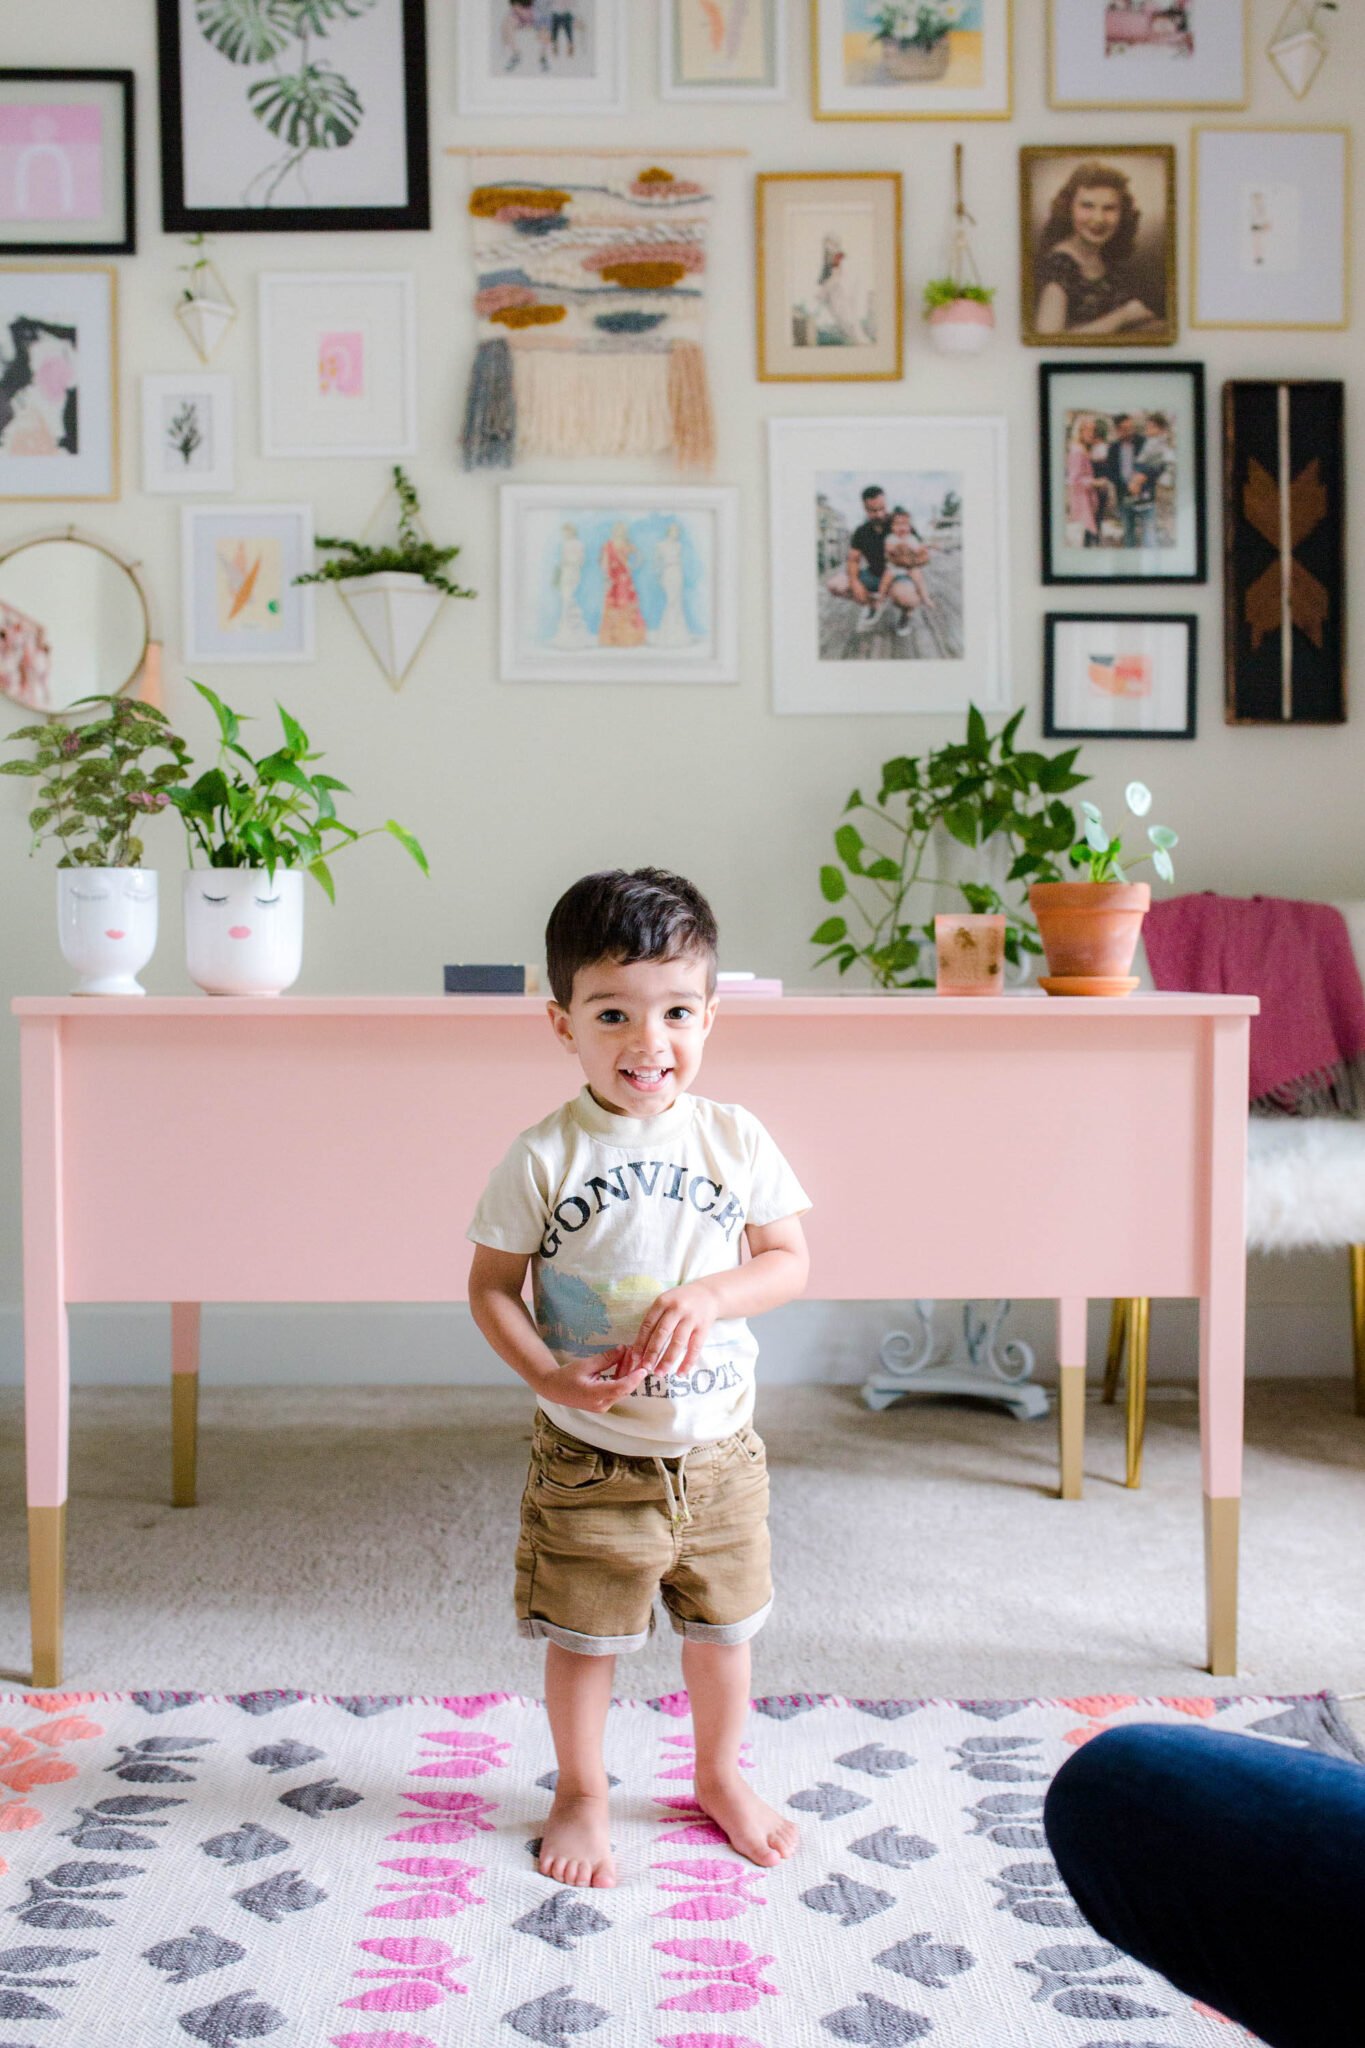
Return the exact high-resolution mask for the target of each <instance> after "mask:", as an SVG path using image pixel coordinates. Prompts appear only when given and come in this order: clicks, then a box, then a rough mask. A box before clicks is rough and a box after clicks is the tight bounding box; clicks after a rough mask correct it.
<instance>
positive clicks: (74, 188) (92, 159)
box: [0, 71, 137, 256]
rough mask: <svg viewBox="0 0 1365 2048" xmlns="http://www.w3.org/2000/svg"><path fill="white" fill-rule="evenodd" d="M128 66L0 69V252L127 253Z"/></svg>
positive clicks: (130, 239) (132, 203)
mask: <svg viewBox="0 0 1365 2048" xmlns="http://www.w3.org/2000/svg"><path fill="white" fill-rule="evenodd" d="M133 106H134V81H133V74H132V72H131V71H0V256H62V255H77V254H79V255H84V256H131V255H132V254H133V252H134V250H135V249H136V247H137V181H136V168H135V166H136V151H135V136H134V120H133Z"/></svg>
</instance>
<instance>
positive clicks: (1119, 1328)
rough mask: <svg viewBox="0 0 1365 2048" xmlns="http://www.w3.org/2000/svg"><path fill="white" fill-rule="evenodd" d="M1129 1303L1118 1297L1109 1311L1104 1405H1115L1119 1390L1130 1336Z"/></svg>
mask: <svg viewBox="0 0 1365 2048" xmlns="http://www.w3.org/2000/svg"><path fill="white" fill-rule="evenodd" d="M1128 1309H1129V1303H1128V1302H1126V1301H1125V1300H1124V1299H1123V1298H1122V1296H1121V1295H1120V1296H1116V1297H1115V1300H1114V1306H1113V1308H1112V1309H1111V1310H1110V1311H1109V1351H1108V1354H1107V1356H1106V1358H1105V1361H1104V1405H1105V1407H1106V1408H1108V1407H1111V1406H1112V1405H1113V1400H1114V1396H1115V1395H1116V1394H1117V1392H1118V1390H1119V1374H1120V1373H1121V1372H1122V1371H1123V1347H1124V1341H1125V1339H1126V1338H1127V1335H1128Z"/></svg>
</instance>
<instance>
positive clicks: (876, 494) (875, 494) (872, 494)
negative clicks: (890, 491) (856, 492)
mask: <svg viewBox="0 0 1365 2048" xmlns="http://www.w3.org/2000/svg"><path fill="white" fill-rule="evenodd" d="M885 496H886V492H885V491H884V490H883V489H882V487H881V485H880V484H868V485H867V487H866V489H865V490H864V492H863V503H864V504H865V505H870V504H871V503H872V500H873V499H874V498H884V497H885Z"/></svg>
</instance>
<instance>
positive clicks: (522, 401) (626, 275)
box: [462, 155, 715, 470]
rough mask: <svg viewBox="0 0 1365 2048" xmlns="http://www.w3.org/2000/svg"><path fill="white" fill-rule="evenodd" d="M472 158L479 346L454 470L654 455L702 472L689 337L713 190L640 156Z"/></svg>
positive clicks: (705, 437)
mask: <svg viewBox="0 0 1365 2048" xmlns="http://www.w3.org/2000/svg"><path fill="white" fill-rule="evenodd" d="M548 168H550V166H547V164H546V161H545V159H544V158H543V157H532V156H527V157H526V158H524V159H520V160H517V159H514V160H512V161H511V162H510V163H509V161H508V159H507V157H506V156H505V155H503V156H501V157H499V159H498V161H497V168H496V174H494V168H493V162H492V159H490V158H482V159H481V158H479V157H477V156H476V157H475V158H474V162H473V190H472V191H471V193H470V195H469V211H470V214H471V216H472V218H473V228H474V256H475V263H476V267H477V273H478V281H477V287H476V295H475V300H474V308H475V312H476V313H477V315H478V319H479V327H480V337H481V338H480V341H479V346H478V352H477V354H476V355H475V358H474V368H473V371H472V373H471V375H470V380H469V393H468V398H467V400H466V405H465V423H464V433H463V437H462V440H463V447H464V460H465V467H466V468H467V469H484V468H502V469H505V468H509V467H510V466H511V465H512V463H514V462H516V461H517V460H519V459H520V458H521V457H523V456H526V455H570V456H573V455H663V454H668V453H671V454H672V455H673V457H674V459H675V461H676V462H677V464H678V466H679V467H680V468H683V469H700V470H705V469H709V468H710V466H711V462H712V458H713V454H714V445H715V435H714V428H713V425H712V418H711V394H710V390H709V388H708V385H707V377H706V359H705V356H704V355H703V352H702V345H701V330H702V318H703V313H704V308H705V303H706V237H707V231H708V227H709V224H710V214H711V207H712V204H713V200H712V194H711V192H710V190H709V189H708V187H707V186H705V185H703V184H701V183H699V182H698V181H697V180H696V179H695V178H693V177H691V176H687V175H683V174H682V173H680V172H675V171H672V170H669V169H668V168H667V167H666V166H665V165H664V164H662V163H659V162H657V161H653V160H651V159H650V158H648V157H640V158H633V157H619V156H618V157H611V158H606V157H603V158H590V157H580V158H573V159H557V160H556V161H555V163H554V165H553V168H554V169H555V170H557V171H560V172H562V173H563V175H562V176H559V177H554V178H548V177H547V176H546V171H547V169H548Z"/></svg>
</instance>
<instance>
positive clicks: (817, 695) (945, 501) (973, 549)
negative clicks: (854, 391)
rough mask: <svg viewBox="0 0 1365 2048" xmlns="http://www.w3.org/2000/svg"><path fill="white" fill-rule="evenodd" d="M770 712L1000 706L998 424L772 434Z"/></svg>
mask: <svg viewBox="0 0 1365 2048" xmlns="http://www.w3.org/2000/svg"><path fill="white" fill-rule="evenodd" d="M768 479H769V481H768V490H769V507H770V519H771V549H770V552H771V584H772V672H773V709H774V710H775V711H777V712H798V713H805V712H829V713H834V714H836V715H838V716H839V717H845V718H846V717H847V716H848V715H849V714H850V713H851V712H871V713H885V712H896V713H902V712H907V711H909V712H915V711H952V712H955V713H959V714H961V715H964V716H965V714H966V711H967V708H968V706H969V705H971V704H976V705H978V706H980V708H981V709H982V710H983V711H1002V710H1004V709H1005V708H1006V707H1007V706H1008V704H1009V678H1008V637H1009V592H1008V568H1009V558H1008V546H1007V535H1006V503H1007V499H1006V481H1005V422H1004V420H1003V419H999V418H995V417H993V416H986V417H971V418H955V417H953V416H951V415H947V414H944V415H938V414H934V415H932V416H927V417H923V418H917V417H915V416H914V415H907V414H901V413H885V414H882V415H881V416H880V417H877V418H855V419H803V418H788V419H772V420H769V422H768Z"/></svg>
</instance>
